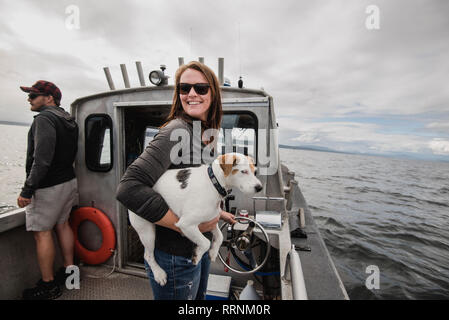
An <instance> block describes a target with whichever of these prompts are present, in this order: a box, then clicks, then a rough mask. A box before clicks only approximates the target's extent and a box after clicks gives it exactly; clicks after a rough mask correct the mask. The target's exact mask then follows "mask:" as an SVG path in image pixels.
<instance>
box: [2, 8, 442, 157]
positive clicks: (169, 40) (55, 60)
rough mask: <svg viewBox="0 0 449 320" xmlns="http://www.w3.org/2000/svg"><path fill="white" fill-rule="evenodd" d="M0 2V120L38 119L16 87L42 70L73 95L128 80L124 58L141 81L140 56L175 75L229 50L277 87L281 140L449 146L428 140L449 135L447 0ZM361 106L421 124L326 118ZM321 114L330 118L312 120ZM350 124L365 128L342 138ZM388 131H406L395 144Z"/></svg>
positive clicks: (258, 80)
mask: <svg viewBox="0 0 449 320" xmlns="http://www.w3.org/2000/svg"><path fill="white" fill-rule="evenodd" d="M371 4H375V5H377V6H378V7H379V9H380V19H381V20H380V30H373V31H370V30H367V29H366V27H365V20H366V18H367V14H366V12H365V9H366V7H367V6H368V5H371ZM68 5H77V6H78V7H79V9H80V26H81V28H80V29H79V30H67V29H66V28H65V19H66V18H67V14H66V13H65V8H66V7H67V6H68ZM0 9H1V10H0V28H1V33H0V57H1V60H0V73H1V79H0V82H1V86H0V87H1V88H2V89H1V93H2V95H3V100H2V102H1V103H0V118H1V119H3V120H20V119H31V116H32V115H31V114H30V113H29V112H28V111H27V108H25V109H24V110H22V109H20V107H19V106H23V105H24V96H23V94H21V93H20V92H18V91H17V87H18V85H21V84H31V83H33V82H34V81H35V80H37V79H38V78H47V79H48V80H52V81H54V82H55V83H57V84H58V85H60V87H61V89H62V91H63V95H64V98H65V99H66V100H63V103H64V104H65V105H66V106H68V104H69V103H70V102H72V101H73V100H74V99H75V98H76V97H78V96H82V95H87V94H91V93H95V92H99V91H104V90H106V89H107V86H106V82H105V80H104V75H103V72H102V67H104V66H110V67H111V72H112V74H113V77H114V80H115V82H116V86H117V87H121V86H123V83H122V80H121V77H120V71H119V64H120V63H126V64H127V66H128V72H129V74H130V79H131V82H132V84H133V85H137V84H138V80H137V75H136V73H135V67H134V61H136V60H141V61H142V63H143V66H144V69H145V72H148V71H150V70H152V69H154V68H156V67H158V65H159V64H161V63H165V64H167V67H168V69H167V71H168V73H169V74H171V75H173V74H174V72H175V70H176V68H177V57H178V56H184V57H185V59H186V60H187V61H189V60H192V59H196V58H197V57H198V56H204V57H205V58H206V63H207V64H209V65H210V66H211V67H212V68H213V69H214V70H217V58H218V57H224V58H225V70H226V72H225V73H226V76H227V77H228V78H230V79H231V81H232V82H233V83H234V84H235V83H236V80H237V79H238V77H239V76H240V75H243V77H244V81H245V85H246V86H248V87H252V88H260V87H263V88H264V89H265V90H266V91H267V92H268V93H270V94H271V95H272V96H273V97H274V99H275V105H276V108H277V113H278V118H279V120H280V121H279V122H280V123H281V124H282V123H285V122H286V121H285V120H286V119H288V124H287V125H286V127H285V128H283V129H282V131H281V138H282V139H284V140H285V141H287V140H288V141H290V142H292V143H303V142H306V141H309V142H314V143H318V140H319V141H320V142H322V143H327V145H328V146H333V145H338V146H340V147H341V148H348V147H351V148H355V149H356V148H365V149H370V148H378V149H382V150H387V149H388V148H390V149H391V150H396V149H398V148H403V149H407V150H408V151H410V150H415V151H416V150H417V152H418V151H419V152H432V150H437V149H438V147H435V146H441V145H444V144H442V143H440V140H436V141H438V143H434V144H433V145H432V146H434V148H433V149H432V148H430V147H429V145H430V142H431V141H434V140H433V139H442V140H443V141H449V132H448V129H447V127H446V126H445V125H444V123H447V122H449V103H448V101H449V87H448V86H447V82H448V74H449V59H448V58H447V52H449V41H448V40H449V19H447V12H449V2H447V1H444V0H430V1H426V2H424V1H417V0H415V1H406V0H395V1H386V0H378V1H375V3H373V2H372V1H371V0H361V1H356V0H352V1H347V0H346V1H331V0H317V1H293V0H283V1H282V2H278V1H268V0H267V1H254V0H249V1H238V0H230V1H213V2H211V1H206V0H184V1H179V0H176V1H162V0H158V1H138V0H133V1H126V2H115V1H87V0H78V1H75V0H73V1H72V0H62V1H50V0H47V1H39V2H35V1H21V2H6V1H1V2H0ZM36 34H37V35H39V36H36ZM43 35H45V36H44V37H42V36H43ZM239 38H240V42H239ZM171 79H173V78H171ZM171 81H172V80H171ZM11 106H14V107H11ZM12 109H13V110H14V111H12ZM19 110H22V111H19ZM354 115H357V116H358V117H365V118H367V117H401V118H402V119H413V121H414V122H415V123H420V125H421V129H416V130H414V131H413V132H412V131H410V132H409V133H405V132H401V133H400V134H397V135H395V134H392V133H391V132H390V133H386V132H382V130H383V131H385V129H386V127H385V125H378V126H373V127H370V126H366V125H362V124H360V123H359V124H358V125H357V124H356V123H355V121H354V120H353V119H351V120H348V121H347V125H343V124H341V123H340V124H339V123H333V122H332V121H331V120H329V118H338V119H344V118H345V117H347V118H350V117H353V116H354ZM321 118H326V119H327V120H326V122H323V123H322V124H320V125H318V124H316V123H317V122H319V120H320V119H321ZM349 123H353V126H356V129H354V127H351V126H350V125H349ZM326 127H329V128H330V129H333V130H336V131H335V132H334V133H336V132H338V134H332V133H331V132H329V131H326ZM307 130H308V131H307ZM351 130H358V131H359V133H360V135H361V136H364V137H366V139H365V140H364V141H363V142H362V141H358V142H357V141H352V142H349V141H346V140H345V139H346V137H350V136H351V135H350V132H351ZM387 131H388V130H387ZM390 131H392V130H390ZM345 132H346V134H345ZM407 134H408V136H407ZM426 135H427V136H426ZM337 138H338V139H340V140H337ZM298 139H299V140H298ZM348 139H349V138H348ZM392 140H394V141H402V142H401V143H396V144H394V145H393V144H392V143H391V142H390V146H388V141H392ZM413 140H415V141H418V145H419V147H413V146H412V144H411V143H410V141H413ZM350 143H353V144H352V145H350ZM438 150H439V149H438Z"/></svg>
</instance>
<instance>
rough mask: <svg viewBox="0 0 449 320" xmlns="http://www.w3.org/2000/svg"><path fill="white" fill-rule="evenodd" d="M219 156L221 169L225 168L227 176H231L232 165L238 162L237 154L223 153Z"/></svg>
mask: <svg viewBox="0 0 449 320" xmlns="http://www.w3.org/2000/svg"><path fill="white" fill-rule="evenodd" d="M218 158H219V160H218V161H219V163H220V167H221V170H223V172H224V175H225V177H227V176H229V174H230V173H231V171H232V167H233V166H235V165H236V164H237V156H236V155H235V154H223V155H221V156H219V157H218Z"/></svg>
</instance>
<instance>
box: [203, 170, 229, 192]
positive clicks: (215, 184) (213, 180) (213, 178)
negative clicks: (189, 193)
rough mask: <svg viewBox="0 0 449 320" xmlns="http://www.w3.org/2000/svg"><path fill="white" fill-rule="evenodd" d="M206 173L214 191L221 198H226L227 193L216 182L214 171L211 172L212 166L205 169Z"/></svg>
mask: <svg viewBox="0 0 449 320" xmlns="http://www.w3.org/2000/svg"><path fill="white" fill-rule="evenodd" d="M207 173H208V174H209V178H210V180H211V181H212V183H213V185H214V187H215V189H217V191H218V193H219V194H220V195H221V196H222V197H226V196H227V195H228V191H227V190H226V189H225V188H223V187H222V186H221V185H220V183H219V182H218V180H217V177H216V176H215V175H214V171H213V170H212V166H211V165H209V167H208V168H207Z"/></svg>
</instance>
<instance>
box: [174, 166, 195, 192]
mask: <svg viewBox="0 0 449 320" xmlns="http://www.w3.org/2000/svg"><path fill="white" fill-rule="evenodd" d="M190 174H191V172H190V169H183V170H179V172H178V174H177V175H176V179H178V181H179V182H181V189H185V188H186V187H187V180H189V177H190Z"/></svg>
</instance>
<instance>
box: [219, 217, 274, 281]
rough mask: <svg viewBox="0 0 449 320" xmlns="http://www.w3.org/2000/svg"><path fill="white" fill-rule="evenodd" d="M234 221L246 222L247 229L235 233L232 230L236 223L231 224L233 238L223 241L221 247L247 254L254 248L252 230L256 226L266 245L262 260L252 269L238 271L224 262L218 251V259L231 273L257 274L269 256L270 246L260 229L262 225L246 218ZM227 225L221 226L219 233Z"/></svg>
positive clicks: (264, 232) (263, 231)
mask: <svg viewBox="0 0 449 320" xmlns="http://www.w3.org/2000/svg"><path fill="white" fill-rule="evenodd" d="M234 219H235V220H237V221H238V222H240V221H241V220H243V221H247V222H246V223H248V228H247V229H246V230H244V231H236V230H234V226H235V225H236V224H237V223H235V224H233V225H232V226H231V230H230V231H231V234H232V235H233V237H232V238H231V239H230V240H227V239H226V240H224V241H223V243H222V246H224V247H227V248H228V251H230V250H238V251H240V252H241V253H243V254H244V253H245V252H248V250H252V249H253V248H254V246H253V244H254V241H253V239H254V237H253V230H254V227H255V226H257V227H258V228H259V229H260V231H262V234H263V236H264V240H265V242H266V244H267V245H266V248H265V255H264V259H263V260H262V262H261V263H260V264H259V265H257V263H254V264H255V265H256V266H255V267H253V269H250V270H246V271H242V270H238V269H235V268H233V267H231V266H230V265H229V263H228V262H226V261H225V259H224V258H223V256H222V255H221V253H220V251H218V257H219V258H220V260H221V262H222V263H223V264H224V265H225V267H226V268H228V269H229V270H231V271H234V272H235V273H239V274H251V273H254V272H257V271H258V270H260V269H261V268H262V267H263V266H264V265H265V263H266V262H267V260H268V257H269V255H270V248H271V245H270V239H269V237H268V234H267V232H266V231H265V229H264V228H263V227H262V225H261V224H260V223H259V222H257V221H255V220H253V219H250V218H246V217H235V218H234ZM228 225H229V223H228V222H226V223H224V224H223V225H222V226H221V228H220V231H221V232H223V228H224V227H225V226H228Z"/></svg>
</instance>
